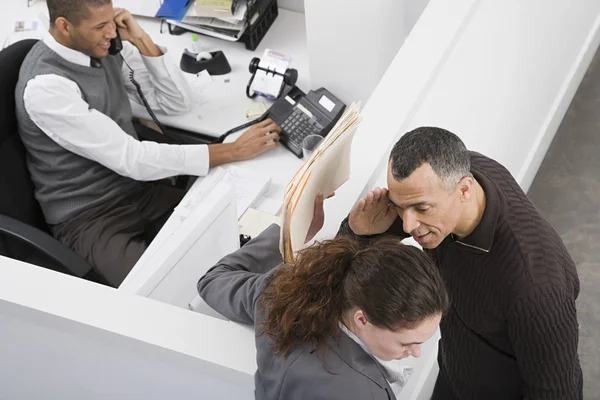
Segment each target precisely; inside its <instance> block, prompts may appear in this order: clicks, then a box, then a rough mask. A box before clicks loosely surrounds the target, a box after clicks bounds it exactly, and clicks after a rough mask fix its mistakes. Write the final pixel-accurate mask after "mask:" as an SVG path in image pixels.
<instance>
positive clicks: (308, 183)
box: [280, 104, 360, 263]
mask: <svg viewBox="0 0 600 400" xmlns="http://www.w3.org/2000/svg"><path fill="white" fill-rule="evenodd" d="M359 109H360V105H357V104H352V105H351V106H350V107H348V108H347V109H346V111H345V112H344V114H343V115H342V117H341V118H340V119H339V121H338V122H337V123H336V124H335V126H334V127H333V129H331V131H330V132H329V134H328V135H327V136H326V137H325V139H323V141H322V142H321V143H320V144H319V147H317V149H316V150H315V151H314V152H313V153H312V154H311V156H310V157H309V158H308V159H307V160H306V161H305V162H304V164H303V165H302V167H300V169H299V170H298V172H296V175H294V177H293V178H292V180H291V181H290V182H289V183H288V185H287V187H286V190H285V196H284V201H283V206H282V213H281V237H280V250H281V254H282V255H283V259H284V261H285V262H286V263H293V262H294V258H295V257H294V255H295V254H296V252H297V251H298V250H300V249H302V247H304V241H305V238H306V234H307V233H308V229H309V227H310V224H311V222H312V218H313V214H314V202H315V197H316V195H317V193H319V192H320V193H323V195H324V196H328V195H329V194H331V193H333V192H334V191H335V190H337V189H338V188H339V187H340V186H341V185H342V184H343V183H344V182H346V181H347V180H348V178H349V177H350V153H351V147H352V139H353V137H354V134H355V133H356V129H357V128H358V124H359V122H360V114H359Z"/></svg>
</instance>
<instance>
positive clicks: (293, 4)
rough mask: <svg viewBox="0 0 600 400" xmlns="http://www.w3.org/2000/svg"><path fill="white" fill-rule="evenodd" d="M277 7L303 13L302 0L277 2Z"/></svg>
mask: <svg viewBox="0 0 600 400" xmlns="http://www.w3.org/2000/svg"><path fill="white" fill-rule="evenodd" d="M277 5H278V6H279V8H285V9H286V10H290V11H297V12H302V13H303V12H304V0H277Z"/></svg>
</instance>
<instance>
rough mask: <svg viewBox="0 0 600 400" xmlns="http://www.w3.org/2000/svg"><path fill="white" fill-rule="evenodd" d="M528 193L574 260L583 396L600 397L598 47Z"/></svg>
mask: <svg viewBox="0 0 600 400" xmlns="http://www.w3.org/2000/svg"><path fill="white" fill-rule="evenodd" d="M528 194H529V197H530V198H531V200H532V201H533V203H534V204H535V205H536V206H537V207H538V209H539V210H540V211H541V213H542V214H543V215H544V216H545V217H546V218H547V219H548V220H549V221H550V223H551V224H552V225H553V226H554V227H555V228H556V230H557V231H558V233H559V234H560V236H561V237H562V239H563V241H564V242H565V244H566V246H567V248H568V249H569V252H570V253H571V256H572V257H573V259H574V260H575V263H576V264H577V270H578V272H579V279H580V281H581V292H580V295H579V299H578V301H577V311H578V315H579V323H580V330H579V357H580V360H581V367H582V369H583V376H584V399H586V400H596V399H598V400H600V254H599V250H600V50H599V51H598V52H597V54H596V56H595V58H594V60H593V62H592V64H591V66H590V68H589V69H588V71H587V73H586V76H585V78H584V80H583V82H582V84H581V86H580V87H579V89H578V91H577V94H576V95H575V98H574V99H573V102H572V103H571V105H570V107H569V110H568V112H567V114H566V116H565V118H564V120H563V121H562V124H561V126H560V128H559V130H558V132H557V134H556V136H555V137H554V140H553V142H552V144H551V146H550V149H549V151H548V153H547V154H546V157H545V158H544V161H543V163H542V165H541V167H540V170H539V171H538V173H537V175H536V177H535V180H534V182H533V184H532V186H531V188H530V190H529V193H528ZM549 351H552V349H549Z"/></svg>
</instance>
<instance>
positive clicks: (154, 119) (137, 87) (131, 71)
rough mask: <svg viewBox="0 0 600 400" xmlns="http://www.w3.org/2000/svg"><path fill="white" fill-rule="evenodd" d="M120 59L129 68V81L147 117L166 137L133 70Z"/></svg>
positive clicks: (164, 130)
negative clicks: (146, 112) (142, 104)
mask: <svg viewBox="0 0 600 400" xmlns="http://www.w3.org/2000/svg"><path fill="white" fill-rule="evenodd" d="M121 58H122V59H123V62H124V63H125V65H127V68H129V80H130V81H131V83H132V84H133V86H135V88H136V90H137V93H138V96H140V99H141V100H142V103H144V107H146V111H148V115H150V118H152V121H153V122H154V123H155V124H156V125H157V126H158V129H160V132H161V133H162V134H163V135H166V133H167V130H166V129H165V127H164V125H163V124H162V123H161V122H160V121H159V120H158V118H157V117H156V114H154V111H153V110H152V108H150V104H148V100H146V96H144V92H142V87H141V86H140V84H139V83H138V81H136V80H135V78H134V73H133V68H131V67H130V66H129V64H128V63H127V61H125V57H123V55H121Z"/></svg>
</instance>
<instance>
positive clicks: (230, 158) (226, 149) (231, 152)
mask: <svg viewBox="0 0 600 400" xmlns="http://www.w3.org/2000/svg"><path fill="white" fill-rule="evenodd" d="M208 154H209V160H210V167H211V168H213V167H216V166H218V165H221V164H227V163H230V162H234V161H238V159H239V157H238V156H237V154H236V146H235V143H218V144H209V145H208Z"/></svg>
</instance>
